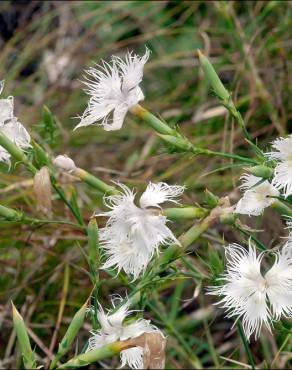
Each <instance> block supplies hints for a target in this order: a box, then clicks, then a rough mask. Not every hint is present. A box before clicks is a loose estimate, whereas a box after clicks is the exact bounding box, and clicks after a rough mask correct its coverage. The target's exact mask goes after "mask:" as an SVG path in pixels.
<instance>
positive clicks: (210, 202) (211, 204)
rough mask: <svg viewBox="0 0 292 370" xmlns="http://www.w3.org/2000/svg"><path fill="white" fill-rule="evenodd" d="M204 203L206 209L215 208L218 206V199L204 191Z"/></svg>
mask: <svg viewBox="0 0 292 370" xmlns="http://www.w3.org/2000/svg"><path fill="white" fill-rule="evenodd" d="M204 195H205V202H206V204H207V206H208V208H215V207H217V205H218V202H219V197H217V196H216V195H215V194H213V193H211V191H209V190H208V189H206V190H205V194H204Z"/></svg>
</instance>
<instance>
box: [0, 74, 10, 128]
mask: <svg viewBox="0 0 292 370" xmlns="http://www.w3.org/2000/svg"><path fill="white" fill-rule="evenodd" d="M3 89H4V81H0V94H1V93H2V91H3ZM12 118H13V96H9V97H8V98H7V99H0V127H2V126H3V125H4V123H5V121H8V120H10V119H12Z"/></svg>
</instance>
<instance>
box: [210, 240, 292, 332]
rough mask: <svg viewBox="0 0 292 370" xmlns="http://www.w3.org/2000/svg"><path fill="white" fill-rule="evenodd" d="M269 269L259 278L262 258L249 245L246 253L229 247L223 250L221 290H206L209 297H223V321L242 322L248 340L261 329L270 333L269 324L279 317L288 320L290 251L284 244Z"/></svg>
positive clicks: (291, 310) (291, 301)
mask: <svg viewBox="0 0 292 370" xmlns="http://www.w3.org/2000/svg"><path fill="white" fill-rule="evenodd" d="M274 256H275V262H274V264H273V266H272V267H271V268H270V270H268V272H266V274H264V275H262V273H261V262H262V259H263V257H264V254H263V253H261V254H259V255H258V256H257V254H256V250H255V248H254V247H253V246H252V245H251V244H250V245H249V250H246V249H245V248H243V247H242V246H240V245H237V244H231V245H229V246H228V247H227V248H226V259H227V271H226V272H225V273H224V274H223V276H222V278H221V280H223V281H224V285H223V286H219V287H217V286H215V287H211V288H209V294H213V295H219V296H223V298H222V300H221V301H220V302H219V304H221V305H222V307H223V308H225V309H226V310H227V317H234V316H235V317H237V318H241V319H242V324H243V329H244V332H245V334H246V336H247V338H248V339H249V338H250V336H251V335H252V334H253V333H255V337H256V338H258V337H259V334H260V331H261V328H262V325H263V324H265V326H266V327H267V328H268V330H269V331H271V326H272V322H273V321H275V320H279V319H280V318H281V316H284V317H286V318H287V317H291V316H292V248H291V244H290V243H289V242H288V243H287V244H286V245H285V246H284V247H283V248H282V250H281V251H279V252H275V253H274Z"/></svg>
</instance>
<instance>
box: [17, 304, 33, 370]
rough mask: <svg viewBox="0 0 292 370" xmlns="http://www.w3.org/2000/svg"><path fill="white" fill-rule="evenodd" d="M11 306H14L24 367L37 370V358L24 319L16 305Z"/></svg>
mask: <svg viewBox="0 0 292 370" xmlns="http://www.w3.org/2000/svg"><path fill="white" fill-rule="evenodd" d="M11 304H12V316H13V326H14V329H15V331H16V335H17V339H18V343H19V348H20V351H21V355H22V359H23V364H24V367H25V368H26V369H36V368H37V365H36V360H35V356H34V353H33V351H32V349H31V346H30V341H29V337H28V334H27V330H26V327H25V324H24V321H23V318H22V317H21V315H20V313H19V312H18V311H17V309H16V308H15V306H14V304H13V303H12V302H11Z"/></svg>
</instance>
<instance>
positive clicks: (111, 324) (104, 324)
mask: <svg viewBox="0 0 292 370" xmlns="http://www.w3.org/2000/svg"><path fill="white" fill-rule="evenodd" d="M120 302H121V299H118V302H117V303H120ZM112 304H113V310H112V311H113V312H108V313H105V312H104V310H103V308H102V307H101V306H99V311H98V314H97V319H98V322H99V324H100V329H99V330H97V331H91V334H92V337H91V338H90V339H89V346H88V348H87V351H91V350H94V349H97V348H100V347H102V346H104V345H105V344H109V343H112V342H115V341H117V340H127V339H133V338H137V337H139V336H140V335H141V334H144V333H152V332H156V333H159V334H160V335H161V337H163V334H162V333H161V332H160V331H159V329H158V328H157V327H156V326H154V325H152V324H151V322H150V320H145V319H138V320H136V321H131V322H129V323H125V319H126V318H127V317H128V316H129V315H131V314H132V313H133V311H130V310H129V305H130V303H129V301H127V302H126V303H125V304H124V305H122V306H121V307H119V308H117V307H115V301H112ZM120 356H121V362H122V365H121V366H122V367H123V366H125V365H129V366H130V367H131V368H133V369H143V357H144V349H143V348H142V347H140V346H137V347H133V348H129V349H126V350H123V351H121V353H120Z"/></svg>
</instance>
